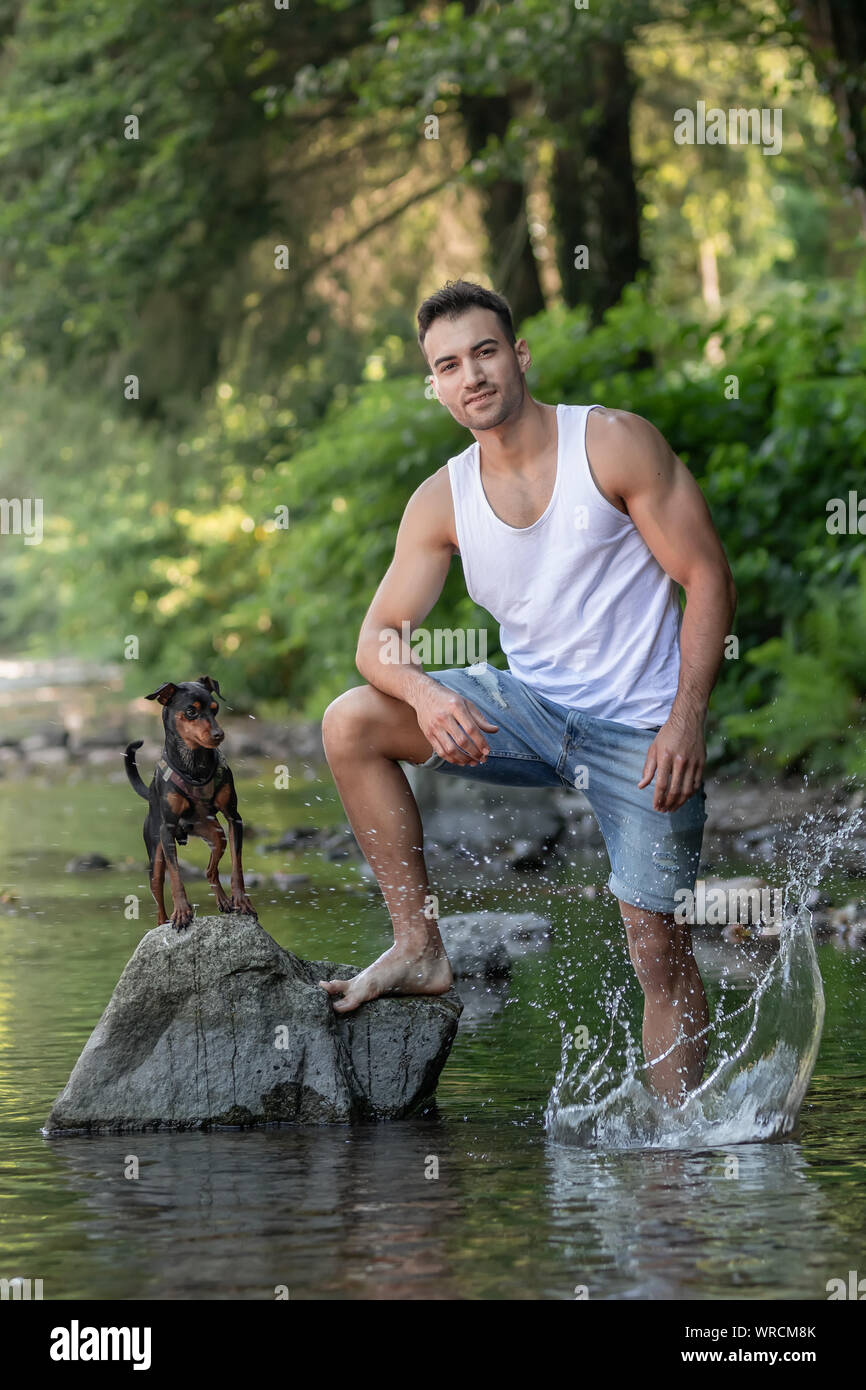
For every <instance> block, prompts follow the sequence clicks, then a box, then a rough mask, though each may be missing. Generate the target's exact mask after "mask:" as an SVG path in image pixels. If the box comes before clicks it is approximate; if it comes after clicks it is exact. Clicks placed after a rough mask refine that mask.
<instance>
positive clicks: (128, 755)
mask: <svg viewBox="0 0 866 1390" xmlns="http://www.w3.org/2000/svg"><path fill="white" fill-rule="evenodd" d="M143 743H144V739H143V738H140V739H139V740H138V742H137V743H130V744H128V745H127V749H126V752H125V753H124V755H123V761H124V762H125V763H126V775H127V777H128V778H129V781H130V785H131V787H132V790H133V791H134V792H138V795H139V796H143V797H144V799H145V801H148V800H149V799H150V798H149V797H148V794H147V787H146V786H145V785H144V783H143V782H142V780H141V778H140V777H139V775H138V768H137V767H136V764H135V750H136V748H140V747H141V745H142V744H143Z"/></svg>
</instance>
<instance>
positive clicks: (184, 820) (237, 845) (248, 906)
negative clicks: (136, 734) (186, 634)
mask: <svg viewBox="0 0 866 1390" xmlns="http://www.w3.org/2000/svg"><path fill="white" fill-rule="evenodd" d="M214 694H216V695H219V694H220V688H219V682H218V681H215V680H211V678H210V676H199V678H198V680H197V681H182V682H181V683H180V685H174V684H173V682H171V681H166V683H165V684H164V685H161V686H160V687H159V689H158V690H155V691H154V692H153V694H152V695H148V696H147V699H148V700H159V703H160V704H161V705H162V722H163V725H164V727H165V747H164V748H163V750H162V756H161V757H160V759H159V762H158V763H157V765H156V769H155V772H154V777H153V781H152V782H151V784H150V787H146V786H145V785H144V783H143V782H142V780H141V777H140V776H139V773H138V768H137V766H136V763H135V750H136V749H137V748H140V747H141V745H142V743H143V739H139V740H138V742H137V743H130V744H129V746H128V748H127V749H126V753H125V754H124V759H125V762H126V775H127V777H128V778H129V780H130V783H131V784H132V787H133V790H134V791H136V792H137V793H138V795H139V796H142V797H144V799H145V800H146V801H147V802H149V804H150V809H149V811H148V813H147V818H146V819H145V822H144V843H145V845H146V846H147V853H148V858H149V861H150V891H151V892H152V894H153V896H154V900H155V902H156V908H157V926H161V925H162V924H163V923H164V922H168V921H169V917H168V914H167V913H166V910H165V897H164V888H163V885H164V883H165V871H166V867H168V876H169V879H170V881H171V894H172V899H173V907H174V910H173V912H172V914H171V919H170V920H171V925H172V926H173V927H174V928H175V929H176V930H178V931H179V930H180V929H181V928H182V927H187V926H189V924H190V922H191V921H192V918H193V908H192V906H191V904H190V902H189V899H188V898H187V896H186V890H185V889H184V886H183V883H182V881H181V877H180V870H179V868H178V863H177V845H185V844H186V842H187V837H188V836H189V835H190V834H193V835H198V836H199V837H200V838H201V839H202V840H206V841H207V843H208V844H209V845H210V847H211V856H210V862H209V863H208V866H207V880H208V883H209V884H210V885H211V887H212V888H213V890H214V894H215V896H216V900H217V907H218V908H219V910H220V912H248V913H249V914H250V915H251V916H252V917H255V916H256V911H255V908H254V907H253V905H252V903H251V902H250V900H249V898H248V897H247V895H246V889H245V888H244V872H243V867H242V864H241V847H242V845H243V822H242V820H241V818H240V816H239V815H238V798H237V793H236V791H235V784H234V778H233V777H232V774H231V768H230V767H229V765H228V763H227V762H226V761H225V759H224V758H223V757H222V755H221V753H220V752H219V745H220V744H221V743H222V741H223V739H224V738H225V733H224V732H223V730H222V729H221V728H220V726H219V724H218V723H217V722H216V715H217V713H218V711H219V705H218V704H217V702H216V700H215V699H214ZM218 811H219V812H222V814H223V815H224V816H225V818H226V821H227V823H228V840H229V845H230V846H231V856H232V880H231V889H232V895H231V898H230V899H229V898H228V897H227V896H226V894H225V892H224V891H223V888H222V885H221V883H220V880H219V862H220V860H221V859H222V857H223V854H224V853H225V847H226V837H225V832H224V831H223V828H222V826H221V825H220V823H219V821H218V820H217V812H218Z"/></svg>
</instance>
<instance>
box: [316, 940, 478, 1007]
mask: <svg viewBox="0 0 866 1390" xmlns="http://www.w3.org/2000/svg"><path fill="white" fill-rule="evenodd" d="M453 983H454V976H453V975H452V973H451V966H450V965H449V964H448V957H447V956H446V954H445V948H444V946H440V945H438V944H437V945H435V946H433V945H431V943H430V942H429V940H425V941H424V942H423V944H421V943H418V944H413V943H410V944H408V945H400V946H398V945H397V944H396V943H395V944H394V945H393V946H391V947H390V949H389V950H387V951H384V952H383V953H382V955H381V956H379V958H378V960H374V961H373V964H372V965H368V966H367V968H366V970H362V971H361V973H360V974H359V975H355V976H354V977H353V978H352V979H351V980H320V981H319V984H320V985H321V986H322V988H323V989H325V990H327V992H328V994H330V995H332V996H333V995H342V996H343V997H342V999H337V1000H335V1002H334V1012H335V1013H340V1014H348V1013H351V1012H352V1010H353V1009H357V1007H358V1005H359V1004H363V1003H365V1002H366V1001H367V1000H368V999H378V998H379V997H380V996H381V995H383V994H445V993H446V991H447V990H449V989H450V988H451V986H452V985H453Z"/></svg>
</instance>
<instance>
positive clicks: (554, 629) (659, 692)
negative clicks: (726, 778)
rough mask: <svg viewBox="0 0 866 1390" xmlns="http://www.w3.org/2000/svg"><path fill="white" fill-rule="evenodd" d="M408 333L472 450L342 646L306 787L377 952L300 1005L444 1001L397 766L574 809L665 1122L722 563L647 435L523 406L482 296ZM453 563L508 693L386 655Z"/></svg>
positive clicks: (460, 289)
mask: <svg viewBox="0 0 866 1390" xmlns="http://www.w3.org/2000/svg"><path fill="white" fill-rule="evenodd" d="M418 326H419V333H418V341H419V345H420V347H421V351H422V353H423V354H424V356H425V358H426V361H427V365H428V367H429V369H430V372H431V374H432V381H433V386H434V389H435V392H436V396H437V398H438V400H439V401H440V402H441V404H442V405H443V406H444V407H445V409H446V410H448V411H449V412H450V414H451V415H453V417H454V419H455V420H457V421H458V422H459V423H460V424H461V425H465V426H466V427H467V429H468V430H469V431H470V432H471V434H472V435H473V438H474V440H475V442H474V443H473V444H471V445H470V446H469V447H468V448H467V449H466V450H465V451H464V453H463V454H460V455H458V456H457V457H456V458H452V459H449V460H448V463H447V464H446V465H444V466H443V467H442V468H440V469H439V470H438V472H436V473H434V474H433V475H432V476H431V477H429V478H427V479H426V480H425V481H424V482H423V483H422V484H421V486H420V487H419V488H418V489H417V490H416V492H415V493H414V494H413V495H412V497H411V498H410V499H409V502H408V504H407V506H406V510H405V512H404V514H403V519H402V521H401V523H400V527H399V530H398V533H397V542H396V548H395V552H394V559H393V561H392V563H391V565H390V566H389V568H388V571H387V573H386V574H385V576H384V578H383V580H382V582H381V584H380V585H379V588H378V589H377V591H376V594H375V597H374V598H373V601H372V603H371V604H370V608H369V610H368V612H367V615H366V617H365V619H364V622H363V625H362V628H361V633H360V637H359V641H358V649H357V654H356V664H357V667H358V670H359V671H360V673H361V675H362V676H364V678H365V679H366V680H367V681H369V684H368V685H363V686H357V687H355V688H353V689H351V690H348V691H346V692H345V694H343V695H341V696H340V697H339V698H338V699H336V700H335V701H334V702H333V703H332V704H331V705H329V706H328V709H327V710H326V711H325V717H324V720H323V724H322V732H323V739H324V744H325V752H326V756H327V759H328V764H329V766H330V768H331V771H332V773H333V775H334V779H335V781H336V784H337V789H338V791H339V793H340V797H341V799H342V802H343V805H344V807H345V809H346V814H347V815H348V817H349V821H350V823H351V826H352V829H353V831H354V833H355V835H356V837H357V840H358V843H359V844H360V846H361V848H362V850H363V852H364V854H365V855H366V858H367V860H368V862H369V863H370V866H371V867H372V869H373V871H374V873H375V875H376V878H377V880H378V883H379V886H380V887H381V889H382V893H383V895H384V897H385V901H386V903H387V905H388V909H389V911H390V914H391V919H392V922H393V926H394V945H393V946H392V947H391V948H390V949H389V950H387V951H385V952H384V954H383V955H381V956H380V957H379V958H378V960H376V961H374V962H373V964H372V965H370V966H368V967H367V969H366V970H363V971H361V973H360V974H359V975H357V976H356V977H355V978H354V979H352V980H332V981H329V982H326V981H322V982H321V983H322V986H323V988H324V989H326V990H327V991H328V993H329V994H331V995H333V996H335V1003H334V1008H335V1009H336V1010H338V1011H339V1012H342V1013H345V1012H348V1011H350V1010H352V1009H355V1008H357V1007H358V1005H359V1004H360V1003H362V1002H363V1001H364V1000H367V999H374V998H376V997H377V996H378V995H381V994H384V993H392V994H440V993H444V992H445V990H447V989H448V988H450V986H451V984H452V975H451V969H450V966H449V964H448V959H447V956H446V954H445V949H444V946H443V943H442V938H441V936H440V934H439V930H438V926H437V923H436V921H435V918H431V915H430V905H429V904H430V903H431V901H432V900H431V898H430V897H429V893H430V888H429V884H428V880H427V873H426V867H425V863H424V856H423V850H422V845H423V832H422V827H421V820H420V817H419V814H418V807H417V803H416V801H415V798H414V796H413V795H412V791H411V789H410V787H409V783H408V780H407V778H406V775H405V773H404V771H403V769H402V768H401V766H400V763H401V762H409V763H415V764H422V765H426V766H428V767H430V768H433V769H435V770H437V771H442V772H446V773H451V774H455V775H457V776H464V777H473V778H481V779H483V780H487V781H495V782H499V783H503V784H505V785H522V786H555V787H562V786H579V787H580V788H581V789H582V790H584V792H585V794H586V796H587V798H588V800H589V803H590V805H591V807H592V809H593V811H594V813H595V815H596V817H597V819H598V821H599V824H600V826H601V830H602V833H603V835H604V839H605V844H606V847H607V851H608V855H609V858H610V861H611V876H610V879H609V880H608V882H609V886H610V888H611V890H612V891H613V892H614V894H615V895H616V897H617V899H618V900H619V905H620V911H621V914H622V917H623V920H624V922H625V927H626V935H627V939H628V948H629V954H630V957H631V960H632V963H633V965H634V968H635V971H636V973H637V977H638V979H639V981H640V984H641V986H642V988H643V992H644V997H645V1008H644V1026H643V1044H644V1054H645V1057H646V1060H647V1063H648V1064H649V1079H650V1085H651V1086H652V1087H653V1089H654V1090H655V1091H656V1093H657V1094H659V1095H661V1096H663V1097H664V1098H665V1099H667V1100H668V1101H670V1102H672V1103H673V1102H676V1101H679V1100H681V1099H682V1098H683V1096H684V1095H685V1093H686V1092H687V1091H688V1090H690V1089H692V1088H693V1087H694V1086H696V1085H697V1084H698V1082H699V1081H700V1079H701V1075H702V1072H703V1066H704V1059H705V1054H706V1031H705V1030H706V1028H707V1024H708V1011H707V1002H706V996H705V994H704V988H703V984H702V982H701V977H700V974H699V972H698V969H697V965H696V963H695V959H694V956H693V954H692V947H691V936H690V932H689V927H688V925H686V924H682V923H678V922H676V921H675V920H674V909H675V906H676V905H677V901H678V900H677V899H676V898H675V896H674V894H675V891H676V890H677V889H679V888H690V889H693V888H694V884H695V875H696V873H697V867H698V861H699V858H700V849H701V841H702V837H703V826H704V821H705V819H706V814H705V810H704V804H705V795H704V789H703V781H702V776H703V769H704V763H705V759H706V749H705V744H704V718H705V715H706V711H707V703H708V701H709V696H710V692H711V690H712V688H713V685H714V684H715V680H716V676H717V674H718V669H719V666H720V664H721V658H722V649H723V642H724V638H725V636H726V635H727V633H729V631H730V627H731V619H732V617H733V614H734V609H735V606H736V590H735V588H734V582H733V578H732V576H731V572H730V569H729V566H728V562H727V559H726V557H725V553H724V550H723V548H722V545H721V542H720V540H719V537H718V535H717V533H716V530H715V528H714V526H713V523H712V520H711V517H710V513H709V510H708V508H707V505H706V503H705V501H704V498H703V496H702V494H701V492H700V489H699V488H698V486H697V484H696V483H695V481H694V479H693V478H692V476H691V474H690V473H689V471H688V469H687V468H686V467H685V465H684V464H683V463H682V462H681V461H680V460H679V459H678V458H677V457H676V455H675V454H674V453H673V452H672V450H671V449H670V448H669V446H668V445H667V444H666V442H665V440H664V439H663V438H662V436H661V435H660V434H659V432H658V430H656V429H655V427H654V426H653V425H651V424H650V423H649V422H648V421H646V420H644V419H642V418H641V417H640V416H637V415H633V414H631V413H630V412H629V411H623V410H606V409H605V408H604V407H602V406H599V405H592V406H568V405H559V406H556V407H554V406H552V405H545V404H543V403H541V402H540V401H535V400H533V398H532V397H531V396H530V394H529V392H528V390H527V387H526V380H525V377H526V371H527V368H528V367H529V365H530V362H531V357H530V352H529V347H528V345H527V343H526V341H525V339H523V338H521V339H520V340H519V341H516V340H515V334H514V328H513V325H512V320H511V313H510V310H509V306H508V304H507V301H506V300H505V299H503V298H502V297H501V296H500V295H497V294H494V293H492V292H491V291H489V290H485V289H483V288H482V287H481V286H478V285H473V284H472V283H470V282H466V281H457V282H450V281H449V282H448V284H447V285H445V286H444V288H443V289H441V290H439V291H437V293H436V294H434V295H432V296H431V297H430V298H429V299H427V300H425V301H424V303H423V304H422V305H421V308H420V309H419V311H418ZM454 554H459V555H460V557H461V561H462V564H463V571H464V577H465V579H466V584H467V589H468V591H469V593H470V594H471V596H472V597H473V598H474V599H475V600H476V602H478V603H479V604H480V605H481V606H482V607H484V608H486V609H487V610H488V611H489V612H490V613H492V614H493V616H494V617H495V618H496V619H497V621H498V622H499V623H500V624H501V642H502V649H503V651H504V653H505V655H506V657H507V658H508V664H509V669H508V671H497V670H494V668H493V667H491V666H489V665H488V664H487V663H479V664H478V665H477V666H473V667H466V668H463V669H455V670H448V671H438V672H435V673H433V674H428V673H426V672H425V671H424V670H423V668H422V667H421V665H420V663H419V662H418V660H417V659H416V653H415V651H414V650H413V649H412V648H411V646H410V645H409V643H408V642H405V641H402V640H400V634H402V633H403V632H404V629H403V627H402V624H403V623H404V622H408V623H409V625H410V626H409V628H408V629H405V631H406V632H408V633H410V634H411V630H412V628H414V627H416V626H418V625H419V624H420V623H422V622H423V620H424V618H425V617H426V616H427V614H428V613H429V612H430V609H431V608H432V607H433V605H434V603H435V602H436V600H437V598H438V597H439V594H440V593H441V591H442V587H443V585H444V582H445V577H446V574H447V572H448V566H449V564H450V562H451V557H452V556H453V555H454ZM678 585H682V587H683V589H684V590H685V592H686V608H685V614H684V615H682V614H681V611H680V605H679V589H678ZM395 642H399V647H398V648H397V650H399V651H400V653H401V659H400V660H399V661H395V660H394V658H393V653H394V650H395V646H394V644H395ZM386 653H387V657H386ZM653 783H654V785H653Z"/></svg>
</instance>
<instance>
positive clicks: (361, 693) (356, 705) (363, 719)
mask: <svg viewBox="0 0 866 1390" xmlns="http://www.w3.org/2000/svg"><path fill="white" fill-rule="evenodd" d="M369 690H370V687H369V686H368V685H354V686H352V688H351V690H344V691H343V694H342V695H338V696H337V698H336V700H332V701H331V703H330V704H329V705H328V708H327V709H326V710H325V713H324V715H323V716H322V743H323V744H324V747H325V753H326V754H329V755H330V754H332V753H339V752H340V750H341V749H342V748H345V747H350V746H351V745H352V744H353V743H355V742H356V741H357V739H358V737H359V736H360V735H361V733H362V732H363V730H364V728H365V726H366V725H367V724H368V722H369V700H368V699H366V698H365V697H366V694H367V692H368V691H369Z"/></svg>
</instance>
